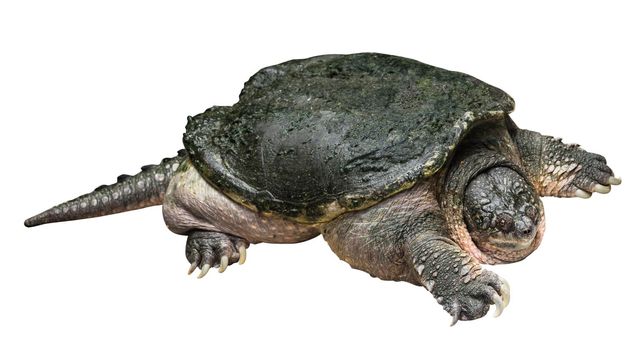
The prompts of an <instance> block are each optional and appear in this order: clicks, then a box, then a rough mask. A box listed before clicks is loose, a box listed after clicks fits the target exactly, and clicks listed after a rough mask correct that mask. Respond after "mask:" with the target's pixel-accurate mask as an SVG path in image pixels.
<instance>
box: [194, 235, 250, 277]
mask: <svg viewBox="0 0 641 350" xmlns="http://www.w3.org/2000/svg"><path fill="white" fill-rule="evenodd" d="M248 246H249V243H248V242H247V241H246V240H244V239H242V238H238V237H234V236H230V235H227V234H224V233H220V232H209V231H199V230H195V231H191V232H189V236H188V237H187V245H186V247H185V255H186V256H187V260H188V261H189V263H191V265H190V266H189V271H188V272H187V273H188V274H191V273H192V272H194V270H196V267H198V268H200V274H199V275H198V278H202V277H205V275H206V274H207V272H208V271H209V269H210V268H211V267H212V266H213V267H218V272H224V271H225V269H226V268H227V266H229V265H231V264H233V263H235V262H238V263H239V264H243V263H244V262H245V257H246V249H247V247H248Z"/></svg>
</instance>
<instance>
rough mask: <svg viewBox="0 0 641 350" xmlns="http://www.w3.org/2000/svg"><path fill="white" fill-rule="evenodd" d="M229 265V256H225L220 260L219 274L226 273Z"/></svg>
mask: <svg viewBox="0 0 641 350" xmlns="http://www.w3.org/2000/svg"><path fill="white" fill-rule="evenodd" d="M227 264H229V257H228V256H227V255H223V257H222V258H221V259H220V267H219V268H218V272H220V273H223V272H225V270H226V269H227Z"/></svg>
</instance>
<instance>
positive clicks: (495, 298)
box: [492, 293, 505, 317]
mask: <svg viewBox="0 0 641 350" xmlns="http://www.w3.org/2000/svg"><path fill="white" fill-rule="evenodd" d="M492 301H493V302H494V306H495V307H496V311H494V317H499V316H500V315H501V313H502V312H503V309H504V308H505V305H503V299H502V298H501V296H500V295H498V294H497V293H494V294H492Z"/></svg>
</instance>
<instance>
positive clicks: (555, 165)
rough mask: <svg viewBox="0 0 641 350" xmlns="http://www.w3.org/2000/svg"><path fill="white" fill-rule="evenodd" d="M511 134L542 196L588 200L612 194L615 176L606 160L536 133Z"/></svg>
mask: <svg viewBox="0 0 641 350" xmlns="http://www.w3.org/2000/svg"><path fill="white" fill-rule="evenodd" d="M512 134H513V135H514V139H515V141H516V143H517V145H518V147H519V150H520V152H521V156H522V159H523V163H524V164H525V168H526V171H527V172H528V174H529V176H530V179H531V180H532V182H533V183H534V186H535V188H536V189H537V191H538V192H539V195H541V196H556V197H575V196H577V193H578V194H579V196H585V197H587V196H589V195H590V194H591V193H592V192H602V193H607V192H609V190H610V187H609V185H610V184H613V183H612V181H613V180H612V177H613V176H614V173H613V172H612V169H610V167H609V166H608V165H607V162H606V160H605V158H604V157H603V156H601V155H599V154H595V153H590V152H587V151H585V150H583V149H581V148H580V147H579V145H576V144H571V145H566V144H564V143H562V142H561V139H559V138H554V137H551V136H544V135H541V134H540V133H538V132H534V131H529V130H523V129H514V130H513V131H512ZM614 181H615V184H616V181H617V180H614ZM577 191H579V192H577ZM581 191H583V192H581Z"/></svg>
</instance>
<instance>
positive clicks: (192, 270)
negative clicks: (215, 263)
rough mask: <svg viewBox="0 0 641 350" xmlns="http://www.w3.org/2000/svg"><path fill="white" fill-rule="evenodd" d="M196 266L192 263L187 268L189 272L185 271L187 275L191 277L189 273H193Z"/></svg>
mask: <svg viewBox="0 0 641 350" xmlns="http://www.w3.org/2000/svg"><path fill="white" fill-rule="evenodd" d="M197 266H198V262H196V261H194V262H193V263H191V265H190V266H189V270H187V274H188V275H191V273H192V272H194V270H196V267H197Z"/></svg>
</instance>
